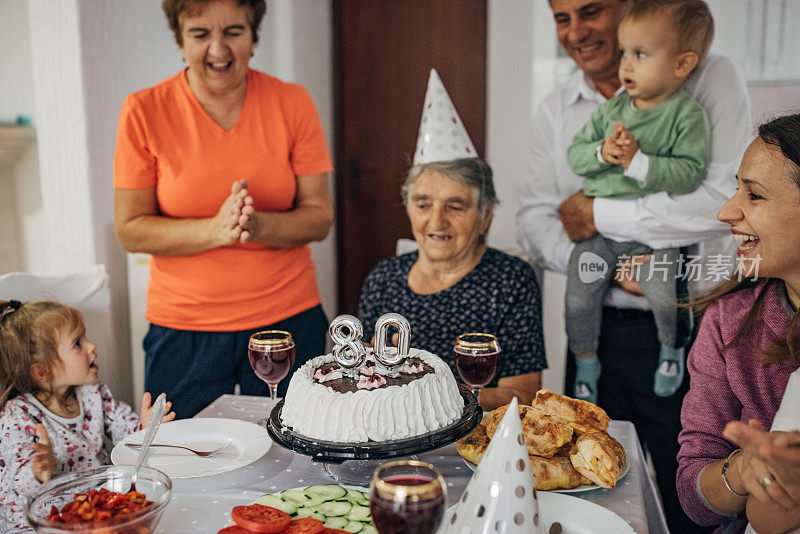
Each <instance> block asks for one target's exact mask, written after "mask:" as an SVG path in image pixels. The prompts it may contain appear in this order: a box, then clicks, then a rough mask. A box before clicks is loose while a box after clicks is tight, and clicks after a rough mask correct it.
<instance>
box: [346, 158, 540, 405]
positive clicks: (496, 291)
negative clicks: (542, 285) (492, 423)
mask: <svg viewBox="0 0 800 534" xmlns="http://www.w3.org/2000/svg"><path fill="white" fill-rule="evenodd" d="M402 193H403V201H404V203H405V205H406V210H407V212H408V217H409V219H410V220H411V228H412V231H413V233H414V238H415V239H416V241H417V243H418V244H419V250H418V251H417V252H411V253H409V254H403V255H401V256H395V257H393V258H389V259H386V260H383V261H382V262H380V263H379V264H378V265H377V266H376V267H375V268H374V269H373V270H372V272H371V273H370V274H369V276H368V277H367V279H366V280H365V281H364V285H363V287H362V289H361V300H360V302H359V307H358V316H359V319H361V321H362V323H363V324H364V338H365V339H371V338H372V336H373V334H374V326H375V321H376V320H377V319H378V317H380V316H381V315H382V314H384V313H388V312H397V313H400V314H402V315H404V316H405V317H406V318H407V319H408V320H409V322H410V323H411V343H412V345H413V346H415V347H419V348H422V349H425V350H428V351H430V352H432V353H434V354H436V355H438V356H439V357H441V358H442V359H444V360H445V361H447V362H448V363H450V366H451V367H453V362H452V351H453V346H454V344H455V341H456V338H457V337H458V336H459V335H460V334H464V333H468V332H486V333H491V334H494V335H496V336H497V338H498V340H499V342H500V347H501V349H502V355H501V360H500V364H499V367H498V372H497V375H496V380H495V382H494V383H493V384H494V385H495V387H490V388H484V389H482V390H481V393H480V399H479V400H480V403H481V405H482V406H483V407H484V409H487V410H488V409H493V408H495V407H497V406H500V405H503V404H506V403H508V402H509V401H510V400H511V399H512V397H513V396H515V395H516V396H517V397H519V400H520V402H521V403H524V404H529V403H530V401H531V400H532V398H533V396H534V395H535V394H536V391H537V390H538V389H539V388H540V387H541V371H542V369H544V368H545V367H546V366H547V364H546V361H545V356H544V342H543V338H542V316H541V300H540V293H539V286H538V284H537V282H536V276H535V273H534V272H533V269H532V268H531V267H530V265H528V264H527V263H525V262H524V261H522V260H520V259H517V258H514V257H512V256H509V255H507V254H504V253H502V252H500V251H498V250H495V249H492V248H488V247H487V246H486V232H487V231H488V230H489V223H490V222H491V220H492V211H493V208H494V205H495V204H496V203H497V197H496V196H495V192H494V185H493V183H492V170H491V168H490V167H489V165H487V164H486V162H484V161H483V160H481V159H477V158H467V159H456V160H453V161H445V162H435V163H427V164H423V165H417V166H414V167H412V168H411V171H410V172H409V175H408V179H407V180H406V183H405V185H404V186H403V190H402ZM454 372H455V369H454ZM456 376H458V375H456Z"/></svg>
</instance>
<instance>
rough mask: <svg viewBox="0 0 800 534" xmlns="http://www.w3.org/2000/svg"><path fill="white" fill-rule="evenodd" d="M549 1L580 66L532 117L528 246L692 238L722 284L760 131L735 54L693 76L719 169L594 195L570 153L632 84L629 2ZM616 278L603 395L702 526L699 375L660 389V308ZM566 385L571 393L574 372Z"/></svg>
mask: <svg viewBox="0 0 800 534" xmlns="http://www.w3.org/2000/svg"><path fill="white" fill-rule="evenodd" d="M549 1H550V7H551V9H552V11H553V16H554V19H555V22H556V32H557V36H558V40H559V43H560V44H561V45H562V46H563V47H564V50H565V51H566V52H567V54H568V55H569V56H570V57H571V58H572V59H573V61H575V63H576V65H577V67H578V70H577V71H576V72H575V73H574V74H573V75H572V77H571V78H570V79H569V81H568V82H567V84H566V85H565V86H564V87H559V88H557V89H556V90H555V91H553V92H552V93H551V94H549V95H548V96H547V97H546V98H545V100H544V101H543V102H542V104H541V106H540V107H539V109H538V111H537V113H536V115H535V117H534V120H533V125H532V130H533V133H532V140H531V142H532V149H531V179H530V180H529V181H528V183H527V184H526V187H525V188H524V190H523V191H522V192H521V197H520V202H521V205H520V209H519V212H518V214H517V223H518V240H519V243H520V245H521V246H522V247H523V248H524V249H525V250H526V251H527V252H528V253H529V254H531V256H533V257H535V258H537V259H538V261H539V262H540V263H541V264H542V265H543V266H544V267H545V268H547V269H550V270H553V271H557V272H561V273H563V272H565V270H566V267H567V263H568V260H569V257H570V253H571V252H572V249H573V247H574V243H575V242H580V241H583V240H585V239H588V238H590V237H591V236H593V235H594V234H595V233H597V232H599V233H601V234H603V235H604V236H605V237H609V238H612V239H615V240H618V241H638V242H642V243H645V244H646V245H648V246H649V247H651V248H654V249H658V248H669V247H688V246H691V247H690V248H689V249H687V251H688V255H687V257H686V261H687V262H690V261H691V262H692V263H693V264H695V266H697V263H698V259H700V261H701V262H702V259H706V260H715V261H716V262H717V263H722V264H723V265H717V267H716V269H714V268H713V266H712V265H710V262H709V261H706V262H705V267H706V268H705V269H700V270H694V271H693V272H688V273H687V274H688V275H689V276H688V278H689V280H688V281H689V286H690V289H692V290H695V289H698V288H701V287H703V286H708V285H713V284H714V283H716V282H721V281H723V278H722V276H724V275H726V273H727V272H728V270H729V269H725V267H728V268H730V267H732V263H733V257H734V256H733V249H734V248H735V247H734V245H733V240H732V239H731V237H730V230H729V229H728V228H726V225H724V224H722V223H720V222H719V221H717V220H716V213H717V211H718V210H719V208H720V207H721V206H722V204H723V203H724V202H725V201H726V200H727V199H728V198H729V197H730V196H731V195H733V192H734V189H735V187H736V181H735V172H736V167H737V166H738V164H739V160H740V157H741V154H742V153H743V152H744V149H745V148H746V146H747V142H748V140H749V138H750V136H751V132H750V104H749V100H748V97H747V92H746V88H745V84H744V80H743V79H742V77H741V75H740V74H739V73H738V72H737V71H736V69H735V68H734V67H733V65H732V64H731V62H730V61H728V60H727V59H726V58H723V57H720V56H715V55H713V54H710V55H709V57H707V58H706V59H705V61H703V63H702V64H700V65H699V66H698V68H697V69H696V70H695V72H693V73H692V75H691V76H690V77H689V78H688V79H687V81H686V83H685V84H684V89H685V90H687V91H688V92H689V93H691V94H692V95H693V96H694V97H695V99H697V100H698V101H699V102H700V104H701V105H702V106H703V107H704V108H705V110H706V112H707V113H708V116H709V119H710V120H711V124H712V128H713V135H712V152H711V163H710V165H709V169H708V175H707V177H706V179H705V181H704V182H703V184H702V185H701V186H700V187H699V188H698V189H697V190H696V191H694V192H693V193H690V194H688V195H669V194H667V193H658V194H654V195H649V196H646V197H643V198H639V199H632V200H613V199H603V198H597V199H594V198H590V197H587V196H586V195H584V194H583V192H582V190H581V185H582V178H581V177H580V176H577V175H575V174H574V173H572V171H571V170H570V168H569V165H568V164H567V158H566V151H567V148H568V147H569V145H570V144H571V143H572V138H573V137H574V135H575V134H576V133H577V132H578V131H579V130H580V128H581V127H582V126H583V125H584V124H585V123H586V122H587V121H588V119H589V117H590V116H591V114H592V112H594V111H595V109H597V106H598V105H600V104H601V103H603V102H605V101H606V100H607V99H608V98H611V97H613V96H614V95H615V94H618V93H619V92H620V91H621V90H623V88H622V87H621V84H620V81H619V78H618V76H617V71H618V68H619V60H620V52H619V46H618V43H617V25H618V24H619V21H620V19H621V18H622V14H623V13H624V10H625V9H626V6H627V2H626V1H625V0H549ZM718 254H722V256H717V255H718ZM646 267H647V266H646V265H645V266H644V268H646ZM624 269H625V266H619V267H618V271H620V270H624ZM710 275H711V276H710ZM617 284H618V287H614V288H612V290H611V291H610V292H609V294H608V296H607V298H606V303H605V308H604V311H603V322H602V327H601V339H600V346H599V347H598V356H599V359H600V362H601V364H602V373H601V376H600V382H599V385H598V396H599V404H600V405H601V406H602V407H603V408H604V409H605V410H606V411H607V412H608V414H609V416H610V417H612V418H614V419H624V420H629V421H633V422H634V424H635V425H636V428H637V432H638V434H639V437H640V438H641V440H642V442H643V443H644V444H645V445H646V446H647V448H648V450H649V451H650V454H651V456H652V458H653V463H654V465H655V468H656V474H657V477H656V478H657V483H658V487H659V490H660V492H661V496H662V500H663V503H664V509H665V512H666V516H667V522H668V524H669V526H670V530H671V531H673V532H681V533H683V532H693V531H699V532H702V531H703V530H702V529H700V527H698V526H697V525H695V524H694V523H693V522H692V521H691V520H689V518H688V517H687V516H686V515H685V514H684V513H683V510H682V509H681V507H680V504H679V502H678V498H677V492H676V490H675V475H676V471H677V465H678V464H677V453H678V448H679V447H678V433H679V432H680V429H681V426H680V410H681V403H682V399H683V395H684V394H685V392H686V389H687V387H688V380H687V379H685V380H684V384H683V386H682V387H681V388H680V389H679V390H678V392H677V393H675V394H674V395H673V396H671V397H667V398H661V397H657V396H656V395H655V394H654V393H653V391H652V389H653V376H654V373H655V368H656V363H657V361H658V354H659V343H658V338H657V336H656V328H655V324H654V321H653V316H652V313H650V312H649V311H648V307H647V303H646V301H645V300H644V298H643V297H642V296H641V290H640V288H639V287H638V284H636V282H635V281H633V280H628V281H620V282H617ZM570 367H571V368H572V369H574V364H573V365H572V366H570ZM687 376H688V375H687ZM566 385H567V386H568V391H567V392H568V393H571V392H570V391H569V387H571V385H572V377H571V376H568V377H567V381H566Z"/></svg>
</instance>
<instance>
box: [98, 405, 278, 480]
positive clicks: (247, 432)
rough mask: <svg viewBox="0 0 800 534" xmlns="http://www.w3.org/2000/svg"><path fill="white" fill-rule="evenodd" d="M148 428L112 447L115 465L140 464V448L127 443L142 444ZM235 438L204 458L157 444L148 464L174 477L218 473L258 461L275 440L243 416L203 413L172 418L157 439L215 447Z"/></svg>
mask: <svg viewBox="0 0 800 534" xmlns="http://www.w3.org/2000/svg"><path fill="white" fill-rule="evenodd" d="M143 438H144V430H140V431H139V432H135V433H133V434H131V435H130V436H128V437H127V438H125V439H124V440H122V441H120V442H119V443H117V445H116V446H115V447H114V450H112V451H111V461H112V462H113V463H114V465H136V459H137V457H138V454H139V452H138V451H137V450H135V449H131V448H130V447H126V446H125V444H126V443H136V444H139V443H141V442H142V439H143ZM228 440H230V441H231V443H230V445H228V447H226V448H225V449H224V450H223V451H222V452H220V453H219V454H216V455H214V456H212V457H209V458H201V457H200V456H197V455H195V454H194V453H191V452H189V451H184V450H181V449H170V448H168V447H153V448H151V449H150V452H149V453H148V455H147V460H145V465H147V466H150V467H153V468H155V469H158V470H160V471H163V472H164V473H166V474H167V475H169V476H170V477H172V478H192V477H203V476H208V475H216V474H218V473H224V472H226V471H232V470H233V469H238V468H239V467H243V466H245V465H247V464H249V463H252V462H255V461H256V460H258V459H259V458H261V457H262V456H264V454H265V453H266V452H267V451H268V450H269V448H270V446H271V445H272V440H271V439H269V436H267V431H266V430H265V429H264V428H263V427H261V426H258V425H257V424H255V423H249V422H247V421H241V420H239V419H215V418H206V417H201V418H197V419H180V420H178V421H170V422H169V423H164V424H162V425H161V426H160V427H158V432H157V433H156V436H155V438H154V439H153V443H164V444H168V445H183V446H186V447H190V448H192V449H196V450H200V451H203V450H213V449H216V448H217V447H221V446H222V445H225V443H227V442H228Z"/></svg>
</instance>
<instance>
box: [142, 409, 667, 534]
mask: <svg viewBox="0 0 800 534" xmlns="http://www.w3.org/2000/svg"><path fill="white" fill-rule="evenodd" d="M272 406H273V403H272V401H271V400H269V399H268V398H265V397H251V396H245V395H242V396H237V395H223V396H221V397H220V398H218V399H217V400H216V401H214V402H213V403H211V405H209V406H208V407H207V408H206V409H205V410H203V411H202V412H200V413H199V414H198V415H197V417H223V418H230V419H242V420H245V421H252V422H255V421H257V420H258V419H261V418H263V417H265V416H266V414H267V413H268V412H269V410H270V409H271V408H272ZM265 432H266V431H265ZM609 433H610V434H611V435H612V436H614V437H615V438H616V439H617V440H618V441H619V442H620V443H622V445H623V446H624V447H625V450H626V451H627V453H628V462H629V464H630V469H629V471H628V474H627V475H625V477H624V478H623V479H622V480H621V481H620V483H619V484H618V485H617V487H616V488H614V489H610V490H607V489H596V490H592V491H585V492H581V493H572V494H571V495H572V496H575V497H579V498H581V499H586V500H588V501H591V502H594V503H595V504H598V505H600V506H603V507H605V508H608V509H609V510H611V511H613V512H614V513H616V514H617V515H619V516H620V517H622V518H623V519H625V520H626V521H627V522H628V523H630V525H631V526H632V527H633V529H634V530H635V531H636V532H638V533H647V532H650V533H653V534H660V533H667V532H668V530H667V527H666V522H665V520H664V513H663V510H662V508H661V505H660V503H659V502H658V498H657V497H656V490H655V487H654V485H653V482H652V481H651V479H650V477H649V476H647V471H646V467H645V462H644V457H643V455H642V449H641V447H640V445H639V440H638V437H637V435H636V429H635V428H634V426H633V424H632V423H630V422H628V421H612V422H611V425H610V427H609ZM418 458H419V459H420V460H422V461H425V462H429V463H431V464H434V465H435V466H436V467H438V468H439V469H440V470H441V472H442V475H443V476H444V478H445V481H446V482H447V492H448V497H447V500H448V505H451V504H455V503H456V502H457V501H458V499H459V497H460V496H461V493H462V492H463V491H464V488H465V487H466V486H467V483H468V482H469V479H470V476H471V475H472V470H471V469H470V468H469V467H468V466H467V465H466V464H465V463H464V461H463V460H462V458H461V457H460V456H459V455H458V454H457V453H456V449H455V445H454V444H452V445H448V446H446V447H442V448H441V449H437V450H434V451H430V452H427V453H423V454H420V455H418ZM347 466H348V462H346V463H345V464H342V466H341V467H339V469H347ZM340 472H341V471H340ZM331 483H335V482H334V481H333V480H332V479H331V478H330V476H329V475H328V474H327V473H326V472H325V470H324V466H323V465H322V464H321V463H318V462H314V461H312V460H311V459H310V458H309V457H307V456H301V455H299V454H296V453H294V452H292V451H289V450H286V449H284V448H282V447H281V446H279V445H277V444H275V443H273V444H272V446H271V447H270V449H269V451H268V452H267V454H265V455H264V456H263V457H261V458H260V459H259V460H257V461H255V462H253V463H251V464H250V465H247V466H245V467H242V468H239V469H236V470H234V471H230V472H227V473H221V474H218V475H213V476H207V477H201V478H188V479H174V480H173V498H172V501H171V502H170V504H169V506H168V507H167V509H166V511H165V513H164V516H163V518H162V519H161V522H160V523H159V525H158V528H157V530H156V534H162V533H163V534H180V533H184V532H185V533H199V532H210V533H216V532H217V531H218V530H219V529H221V528H222V527H224V526H226V525H227V524H229V521H230V511H231V508H233V507H234V506H237V505H240V504H249V503H251V502H253V501H255V500H256V499H257V498H258V497H260V496H261V495H263V494H264V493H270V492H275V491H281V490H284V489H290V488H297V487H302V486H308V485H311V484H331ZM365 485H366V481H365Z"/></svg>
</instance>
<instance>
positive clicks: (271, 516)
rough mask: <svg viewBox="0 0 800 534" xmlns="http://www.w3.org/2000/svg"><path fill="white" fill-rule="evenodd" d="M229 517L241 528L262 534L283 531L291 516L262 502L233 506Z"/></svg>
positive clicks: (290, 520) (274, 533) (273, 533)
mask: <svg viewBox="0 0 800 534" xmlns="http://www.w3.org/2000/svg"><path fill="white" fill-rule="evenodd" d="M231 519H233V522H234V523H236V524H237V525H239V526H240V527H242V528H245V529H247V530H249V531H251V532H260V533H262V534H276V533H278V532H283V531H284V530H285V529H286V527H287V526H289V523H291V522H292V518H291V517H290V516H289V514H287V513H286V512H283V511H281V510H278V509H277V508H273V507H271V506H264V505H263V504H251V505H249V506H234V507H233V510H232V511H231Z"/></svg>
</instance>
